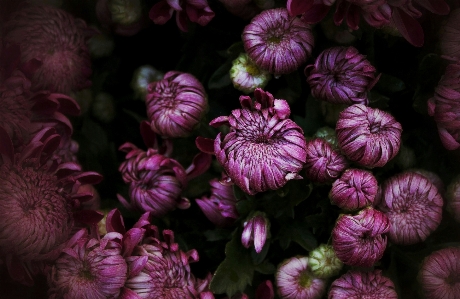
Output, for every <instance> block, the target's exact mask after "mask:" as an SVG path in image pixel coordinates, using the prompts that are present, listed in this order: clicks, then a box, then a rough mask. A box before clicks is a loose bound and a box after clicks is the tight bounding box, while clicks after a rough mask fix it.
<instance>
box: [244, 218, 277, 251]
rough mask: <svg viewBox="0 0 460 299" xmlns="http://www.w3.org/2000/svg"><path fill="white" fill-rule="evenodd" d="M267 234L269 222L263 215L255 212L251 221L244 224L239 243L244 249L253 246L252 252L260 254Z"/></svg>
mask: <svg viewBox="0 0 460 299" xmlns="http://www.w3.org/2000/svg"><path fill="white" fill-rule="evenodd" d="M269 232H270V221H269V220H268V218H267V217H266V216H265V213H262V212H256V213H255V214H254V216H252V217H251V219H249V220H248V221H246V222H245V223H244V229H243V232H242V233H241V243H242V244H243V246H244V247H246V248H249V247H250V246H251V245H254V250H255V251H256V252H257V253H260V252H261V251H262V249H263V247H264V245H265V241H266V240H267V236H268V234H269Z"/></svg>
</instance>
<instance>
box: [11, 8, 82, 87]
mask: <svg viewBox="0 0 460 299" xmlns="http://www.w3.org/2000/svg"><path fill="white" fill-rule="evenodd" d="M4 28H5V31H4V41H5V42H8V43H11V44H18V45H19V46H20V53H21V62H22V63H26V62H29V61H31V60H36V61H37V62H38V63H39V64H40V66H39V67H38V68H37V70H36V71H35V72H33V74H32V78H31V81H32V89H33V90H49V91H51V92H60V93H65V94H68V93H70V92H71V91H77V90H80V89H83V88H86V87H88V86H90V85H91V82H90V80H89V77H90V75H91V61H90V55H89V51H88V48H87V46H86V41H87V39H88V38H89V37H90V34H91V30H89V28H88V27H87V26H86V24H85V22H84V21H83V20H81V19H76V18H74V17H73V16H72V15H71V14H69V13H67V12H65V11H64V10H61V9H58V8H55V7H53V6H44V5H24V7H23V8H22V9H21V10H19V11H18V12H16V13H15V14H14V15H13V16H12V17H11V19H10V21H9V22H8V23H7V24H6V25H5V27H4Z"/></svg>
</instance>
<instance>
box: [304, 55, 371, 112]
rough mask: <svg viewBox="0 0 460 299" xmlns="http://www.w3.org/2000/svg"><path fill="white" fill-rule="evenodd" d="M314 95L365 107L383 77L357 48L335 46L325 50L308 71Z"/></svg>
mask: <svg viewBox="0 0 460 299" xmlns="http://www.w3.org/2000/svg"><path fill="white" fill-rule="evenodd" d="M305 75H306V76H307V82H308V84H309V85H310V88H311V94H312V95H313V96H314V97H315V98H317V99H319V100H323V101H327V102H331V103H336V104H350V105H352V104H364V105H367V104H368V103H369V100H368V98H367V92H368V91H369V90H370V89H371V88H372V87H373V86H374V84H375V83H376V82H377V80H378V79H379V77H380V76H377V77H376V76H375V68H374V67H373V66H372V65H371V63H370V62H369V61H368V60H367V59H366V56H364V55H361V54H360V53H359V52H358V50H356V48H354V47H332V48H328V49H326V50H324V51H323V52H321V54H320V55H319V56H318V58H316V61H315V63H314V64H310V65H308V66H307V67H306V68H305Z"/></svg>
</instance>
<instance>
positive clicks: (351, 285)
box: [328, 270, 398, 299]
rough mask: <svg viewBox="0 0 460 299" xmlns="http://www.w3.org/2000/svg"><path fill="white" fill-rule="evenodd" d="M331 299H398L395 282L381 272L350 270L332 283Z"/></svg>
mask: <svg viewBox="0 0 460 299" xmlns="http://www.w3.org/2000/svg"><path fill="white" fill-rule="evenodd" d="M328 298H329V299H350V298H369V299H381V298H385V299H397V298H398V294H397V293H396V291H395V286H394V284H393V282H392V281H391V280H390V279H389V278H387V277H385V276H383V275H382V271H381V270H374V271H367V272H365V271H359V270H350V271H348V272H347V273H345V274H344V275H342V276H341V277H340V278H338V279H336V280H335V281H334V282H332V284H331V287H330V289H329V296H328Z"/></svg>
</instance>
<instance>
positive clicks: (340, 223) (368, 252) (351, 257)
mask: <svg viewBox="0 0 460 299" xmlns="http://www.w3.org/2000/svg"><path fill="white" fill-rule="evenodd" d="M389 230H390V223H389V221H388V218H387V217H386V216H385V214H384V213H382V212H380V211H377V210H375V209H373V208H371V207H368V208H366V209H364V210H362V211H360V212H359V213H358V214H357V215H341V216H339V218H338V219H337V222H336V224H335V227H334V229H333V230H332V234H331V235H332V247H333V248H334V251H335V253H336V254H337V257H338V258H339V259H340V260H341V261H342V262H343V263H344V264H346V265H350V266H358V267H371V266H373V265H374V264H375V262H377V261H378V260H380V259H381V258H382V256H383V253H384V252H385V249H386V247H387V237H386V236H385V234H386V233H388V231H389Z"/></svg>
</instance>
